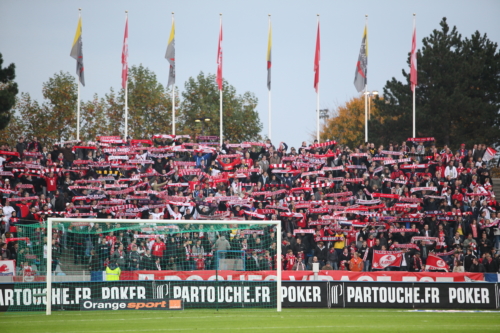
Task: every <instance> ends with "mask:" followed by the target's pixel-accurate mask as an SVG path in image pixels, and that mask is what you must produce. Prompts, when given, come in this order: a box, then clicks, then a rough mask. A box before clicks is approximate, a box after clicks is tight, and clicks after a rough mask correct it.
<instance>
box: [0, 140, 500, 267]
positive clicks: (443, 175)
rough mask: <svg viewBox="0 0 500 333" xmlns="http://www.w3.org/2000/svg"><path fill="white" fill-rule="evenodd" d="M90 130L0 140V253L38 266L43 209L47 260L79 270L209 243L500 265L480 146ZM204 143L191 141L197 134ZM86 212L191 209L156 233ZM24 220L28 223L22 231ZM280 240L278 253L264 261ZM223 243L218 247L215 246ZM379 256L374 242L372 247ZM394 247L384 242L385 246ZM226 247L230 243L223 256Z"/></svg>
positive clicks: (303, 259)
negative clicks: (91, 133)
mask: <svg viewBox="0 0 500 333" xmlns="http://www.w3.org/2000/svg"><path fill="white" fill-rule="evenodd" d="M215 140H217V138H216V137H208V136H207V137H198V138H197V140H193V141H192V140H191V139H190V138H189V136H183V135H180V136H179V135H178V136H175V135H155V136H153V138H151V139H148V140H132V139H131V138H127V139H126V140H122V139H120V138H119V137H100V138H98V140H97V141H96V142H88V143H81V142H78V141H67V142H61V143H57V144H54V145H53V146H52V147H45V146H42V144H41V143H40V142H39V141H38V140H37V138H32V139H31V140H30V141H29V142H27V141H26V139H25V138H24V137H21V138H20V139H19V141H18V143H17V144H16V146H15V147H10V146H8V145H2V146H1V147H0V196H1V201H0V204H1V206H0V219H1V221H2V223H1V234H2V239H1V243H0V247H1V259H2V260H7V259H14V260H16V262H17V267H18V269H22V267H24V266H29V267H37V266H38V267H37V268H35V269H38V270H44V267H43V265H44V261H43V258H45V256H46V247H47V244H46V235H45V233H46V229H45V227H44V224H43V222H44V221H45V220H46V219H47V218H48V217H51V216H58V217H68V218H69V217H71V218H80V219H82V221H83V222H82V223H81V224H71V225H65V224H59V225H58V226H56V229H55V230H56V232H55V233H54V240H53V244H52V245H51V246H52V251H53V253H54V260H53V263H52V266H53V269H57V267H58V265H59V263H60V262H59V260H58V258H60V257H61V255H62V254H63V253H65V254H68V253H72V254H73V259H74V263H75V264H77V263H80V264H85V265H88V269H89V270H91V271H99V270H104V269H105V267H106V266H107V265H108V264H110V263H116V264H117V265H118V266H120V268H121V269H122V270H139V269H140V270H201V269H211V268H214V262H215V261H214V260H213V258H214V254H216V253H217V252H216V251H227V250H235V251H242V252H241V253H242V255H243V256H244V257H245V259H246V260H245V266H246V267H245V268H246V270H272V269H275V268H276V265H277V264H278V263H279V262H281V264H282V265H283V269H285V270H307V269H311V267H312V264H313V263H315V262H317V263H319V264H320V267H321V268H322V269H334V270H337V269H340V270H352V271H372V270H373V271H375V270H380V269H384V270H389V269H391V270H402V271H424V270H429V269H439V268H440V267H435V266H433V265H429V264H427V260H428V258H429V256H437V257H439V258H441V259H442V260H443V261H444V262H446V263H447V264H448V266H449V269H450V270H453V271H454V272H464V271H465V272H498V271H499V266H500V265H499V264H500V257H499V253H500V231H499V226H498V224H499V222H500V219H499V217H498V215H497V212H498V211H499V209H500V205H499V203H498V201H496V197H495V194H494V192H493V187H492V179H491V178H490V173H489V170H488V168H487V167H486V164H485V163H484V162H483V161H482V158H483V155H484V153H485V149H486V146H485V145H481V144H479V145H474V146H473V147H465V145H464V144H462V145H461V146H460V149H458V150H457V151H452V150H451V149H450V148H449V147H447V146H444V147H443V148H442V149H441V148H439V149H438V147H436V145H435V143H434V139H433V138H417V139H412V140H411V141H410V139H409V141H408V142H402V143H401V144H399V143H391V144H389V146H388V147H385V146H383V145H380V146H379V147H378V148H377V147H376V146H375V144H374V143H368V144H365V145H360V146H359V147H355V148H354V149H350V148H349V147H347V146H341V145H338V144H337V143H336V142H334V141H328V142H325V143H317V142H314V143H313V144H311V145H308V144H307V143H306V142H303V143H302V144H301V145H300V146H299V147H297V148H294V147H292V148H290V149H289V147H288V146H287V145H286V144H285V143H280V144H279V145H277V147H275V146H274V145H273V144H272V143H271V142H270V141H269V140H267V142H265V143H260V142H244V143H236V144H234V143H229V142H227V141H226V142H224V144H223V145H222V146H219V145H218V144H214V143H213V141H215ZM202 141H203V142H202ZM87 218H106V219H108V218H113V219H122V218H127V219H138V220H141V219H152V220H160V219H169V220H193V221H196V222H195V223H197V226H196V227H195V226H193V225H183V226H182V227H181V228H182V230H175V232H174V231H169V232H164V233H163V234H162V235H157V234H158V233H159V232H158V230H159V228H158V227H155V226H154V225H153V226H152V225H148V226H147V228H149V229H148V230H145V229H130V228H127V227H125V226H123V225H122V226H120V225H119V224H118V223H90V224H89V223H84V221H85V219H87ZM265 219H267V220H281V225H282V230H283V235H282V239H283V241H282V244H277V242H276V234H275V230H274V229H273V228H270V227H268V228H263V229H253V230H252V229H249V230H241V229H237V228H232V227H231V225H228V226H227V228H222V229H220V230H218V229H217V228H214V226H213V225H210V222H206V223H205V225H204V227H203V230H201V229H200V226H199V224H200V223H204V222H203V221H206V220H265ZM26 230H30V232H29V233H27V232H26ZM277 246H281V248H282V258H276V248H277ZM374 251H402V254H401V257H402V258H401V264H400V265H399V267H380V266H378V264H375V263H374ZM222 253H223V252H221V255H222ZM381 253H386V252H381ZM391 253H393V252H391ZM228 255H230V256H235V257H238V256H239V255H240V254H238V253H236V254H234V253H228Z"/></svg>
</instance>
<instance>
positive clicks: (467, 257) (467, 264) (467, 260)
mask: <svg viewBox="0 0 500 333" xmlns="http://www.w3.org/2000/svg"><path fill="white" fill-rule="evenodd" d="M475 258H476V257H475V256H474V255H473V254H472V250H471V249H467V254H466V255H465V256H464V270H465V271H466V272H470V269H471V267H472V262H473V261H474V259H475Z"/></svg>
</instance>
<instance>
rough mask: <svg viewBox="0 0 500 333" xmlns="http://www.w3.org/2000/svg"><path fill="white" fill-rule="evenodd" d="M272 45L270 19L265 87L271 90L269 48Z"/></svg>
mask: <svg viewBox="0 0 500 333" xmlns="http://www.w3.org/2000/svg"><path fill="white" fill-rule="evenodd" d="M272 46H273V31H272V28H271V21H269V39H268V41H267V89H268V90H271V66H272V62H271V49H272Z"/></svg>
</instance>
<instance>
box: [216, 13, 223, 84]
mask: <svg viewBox="0 0 500 333" xmlns="http://www.w3.org/2000/svg"><path fill="white" fill-rule="evenodd" d="M216 80H217V85H218V86H219V90H222V19H221V21H220V31H219V45H218V47H217V78H216Z"/></svg>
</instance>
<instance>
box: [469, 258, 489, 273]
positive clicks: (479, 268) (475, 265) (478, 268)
mask: <svg viewBox="0 0 500 333" xmlns="http://www.w3.org/2000/svg"><path fill="white" fill-rule="evenodd" d="M469 272H471V273H486V269H485V268H484V265H483V264H481V263H479V261H478V260H477V258H474V259H472V265H471V266H470V268H469Z"/></svg>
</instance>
